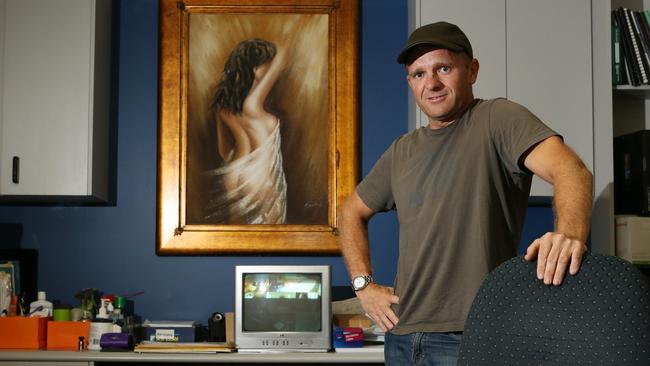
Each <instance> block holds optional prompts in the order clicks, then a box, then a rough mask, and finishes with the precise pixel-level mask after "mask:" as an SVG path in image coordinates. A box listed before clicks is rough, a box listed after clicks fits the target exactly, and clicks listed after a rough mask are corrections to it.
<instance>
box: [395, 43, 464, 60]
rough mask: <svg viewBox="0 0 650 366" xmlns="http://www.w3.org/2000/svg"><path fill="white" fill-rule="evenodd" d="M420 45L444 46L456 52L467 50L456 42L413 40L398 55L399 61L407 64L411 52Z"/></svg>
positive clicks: (438, 47) (439, 47) (437, 47)
mask: <svg viewBox="0 0 650 366" xmlns="http://www.w3.org/2000/svg"><path fill="white" fill-rule="evenodd" d="M419 46H432V47H434V48H435V49H441V48H442V49H446V50H450V51H454V52H464V51H465V50H463V48H462V47H459V46H457V45H454V44H449V43H445V42H433V41H420V42H413V43H411V44H409V45H407V46H406V47H404V49H403V50H402V52H400V53H399V55H397V63H398V64H403V65H406V63H407V61H408V60H407V59H408V55H409V53H410V52H411V51H412V50H413V49H414V48H416V47H419Z"/></svg>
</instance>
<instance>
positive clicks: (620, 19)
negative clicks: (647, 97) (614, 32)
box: [613, 8, 641, 86]
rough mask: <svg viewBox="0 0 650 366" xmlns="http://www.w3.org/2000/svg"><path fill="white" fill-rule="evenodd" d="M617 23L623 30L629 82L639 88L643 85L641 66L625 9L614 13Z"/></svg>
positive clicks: (622, 36) (622, 35)
mask: <svg viewBox="0 0 650 366" xmlns="http://www.w3.org/2000/svg"><path fill="white" fill-rule="evenodd" d="M613 14H614V17H615V20H616V22H617V23H618V25H619V28H620V29H621V41H622V42H621V44H622V46H623V54H624V62H625V67H626V70H627V71H628V73H627V74H628V76H629V78H628V81H629V84H630V85H633V86H638V85H640V84H641V76H640V75H641V74H640V71H639V65H638V63H637V62H636V56H635V53H634V47H633V45H632V38H631V33H630V30H631V28H630V27H629V26H628V23H627V22H626V20H625V12H624V10H623V8H618V9H616V10H614V11H613Z"/></svg>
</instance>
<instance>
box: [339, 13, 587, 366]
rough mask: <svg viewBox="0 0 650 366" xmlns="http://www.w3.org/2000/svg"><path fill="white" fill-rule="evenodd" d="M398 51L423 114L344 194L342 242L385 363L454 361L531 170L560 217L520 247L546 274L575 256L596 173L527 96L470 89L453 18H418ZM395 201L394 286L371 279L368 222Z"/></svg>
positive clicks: (510, 235) (516, 234) (504, 247)
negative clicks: (522, 99)
mask: <svg viewBox="0 0 650 366" xmlns="http://www.w3.org/2000/svg"><path fill="white" fill-rule="evenodd" d="M397 62H398V63H400V64H404V65H405V66H406V72H407V75H406V79H407V82H408V84H409V86H410V88H411V91H412V93H413V96H414V98H415V100H416V102H417V104H418V106H419V107H420V109H421V110H422V111H423V112H424V113H425V114H426V115H427V117H428V120H429V124H428V126H427V127H421V128H419V129H416V130H415V131H412V132H409V133H407V134H405V135H403V136H401V137H399V138H397V139H396V140H395V141H394V142H393V143H392V144H391V146H390V147H389V148H388V149H387V150H386V151H385V152H384V154H383V155H382V156H381V158H380V159H379V160H378V161H377V163H376V164H375V166H374V167H373V168H372V170H371V171H370V173H369V174H368V175H367V176H366V177H365V178H364V179H363V180H362V182H361V183H360V184H359V185H358V186H357V188H356V190H355V192H353V193H352V195H351V196H350V197H349V198H348V199H347V200H346V202H345V204H344V207H343V210H342V215H341V221H340V228H341V248H342V251H343V256H344V259H345V262H346V265H347V267H348V271H349V273H350V276H351V277H352V279H353V280H352V286H353V288H354V289H355V291H356V295H357V297H358V298H359V299H360V301H361V304H362V306H363V308H364V310H365V311H366V312H367V314H368V315H369V316H370V317H372V319H373V320H374V321H376V323H377V324H378V325H379V326H380V327H381V328H382V329H383V330H384V331H386V332H387V333H386V344H385V358H386V363H387V364H388V365H409V364H426V365H455V364H456V361H457V357H458V349H459V345H460V341H461V339H462V331H463V327H464V323H465V318H466V317H467V314H468V312H469V308H470V306H471V304H472V301H473V299H474V296H475V294H476V292H477V290H478V288H479V286H480V284H481V282H482V280H483V279H484V278H485V276H486V275H487V274H488V273H489V272H490V271H491V270H492V269H494V268H495V267H496V266H498V265H499V264H500V263H502V262H503V261H505V260H507V259H509V258H511V257H513V256H515V255H516V249H517V246H518V243H519V240H520V238H521V230H522V225H523V220H524V216H525V213H526V209H527V206H528V195H529V193H530V185H531V180H532V175H533V174H536V175H538V176H539V177H541V178H542V179H544V180H545V181H547V182H549V183H550V184H552V185H553V191H554V207H555V213H556V224H555V229H554V231H553V232H550V233H546V234H544V235H542V236H541V237H539V238H538V239H536V240H535V241H534V242H533V243H532V244H531V245H530V246H529V247H528V250H527V253H526V256H525V258H526V260H529V261H530V260H534V259H535V258H537V277H538V278H539V279H540V280H541V281H543V282H544V283H545V284H547V285H551V284H552V285H560V284H561V282H562V280H563V278H564V275H565V274H566V272H567V270H568V271H569V273H571V274H575V273H577V271H578V269H579V267H580V262H581V259H582V255H583V254H584V252H585V250H586V246H585V242H586V240H587V236H588V233H589V221H590V217H591V205H592V175H591V173H590V172H589V171H588V169H587V168H586V167H585V166H584V164H583V163H582V161H581V160H580V158H579V157H578V156H577V155H576V154H575V153H574V152H573V151H572V150H571V149H570V148H569V147H568V146H567V145H565V144H564V142H563V140H562V138H561V137H560V136H559V135H558V134H557V133H556V132H555V131H553V130H551V129H550V128H549V127H547V126H546V125H545V124H544V123H543V122H542V121H540V120H539V119H538V118H537V117H535V116H534V115H533V114H532V113H531V112H530V111H528V110H527V109H526V108H524V107H523V106H521V105H519V104H516V103H514V102H511V101H508V100H506V99H492V100H482V99H475V98H474V95H473V92H472V85H473V84H474V82H475V81H476V78H477V75H478V70H479V63H478V60H476V59H475V58H474V56H473V52H472V46H471V44H470V42H469V40H468V39H467V37H466V36H465V34H464V33H463V32H462V31H461V30H460V29H459V28H458V27H457V26H455V25H453V24H450V23H446V22H438V23H433V24H429V25H426V26H423V27H421V28H418V29H416V30H415V31H414V32H413V33H412V34H411V35H410V37H409V39H408V42H407V44H406V46H405V47H404V49H403V50H402V52H401V53H400V54H399V56H398V58H397ZM391 209H395V210H396V211H397V216H398V220H399V224H400V234H399V259H398V265H397V274H396V278H395V282H394V288H391V287H385V286H382V285H379V284H377V283H375V282H374V281H373V279H372V267H371V264H370V256H369V246H368V225H367V224H368V220H369V219H370V218H371V217H372V216H373V215H374V214H375V213H376V212H381V211H387V210H391Z"/></svg>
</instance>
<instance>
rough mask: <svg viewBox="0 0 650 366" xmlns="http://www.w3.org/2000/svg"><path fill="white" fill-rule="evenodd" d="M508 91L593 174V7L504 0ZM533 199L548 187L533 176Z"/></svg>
mask: <svg viewBox="0 0 650 366" xmlns="http://www.w3.org/2000/svg"><path fill="white" fill-rule="evenodd" d="M506 14H507V17H506V20H507V29H508V32H507V43H506V44H507V46H506V49H507V60H508V71H507V90H508V98H509V99H511V100H513V101H515V102H518V103H520V104H522V105H524V106H526V107H527V108H528V109H530V110H531V111H532V112H533V113H534V114H536V115H537V116H538V117H539V118H540V119H541V120H542V121H544V122H545V123H546V124H548V125H549V126H550V127H551V128H553V129H554V130H556V131H557V132H558V133H560V134H561V135H562V136H563V137H564V141H565V142H566V143H567V144H569V145H570V146H571V147H572V148H573V149H574V150H575V151H576V152H577V153H578V155H580V157H581V158H582V159H583V160H584V162H585V164H586V165H587V166H588V167H589V169H590V170H592V171H593V110H592V55H591V3H590V2H589V1H586V0H580V1H565V0H545V1H539V0H516V1H507V10H506ZM531 195H533V196H551V195H552V187H551V186H550V185H549V184H547V183H545V182H543V181H542V180H541V179H539V178H537V177H535V180H534V181H533V188H532V189H531Z"/></svg>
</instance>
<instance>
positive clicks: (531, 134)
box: [490, 99, 562, 174]
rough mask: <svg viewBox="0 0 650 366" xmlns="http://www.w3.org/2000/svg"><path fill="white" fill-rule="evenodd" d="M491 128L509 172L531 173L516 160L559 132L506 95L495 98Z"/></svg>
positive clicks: (491, 110)
mask: <svg viewBox="0 0 650 366" xmlns="http://www.w3.org/2000/svg"><path fill="white" fill-rule="evenodd" d="M490 131H491V137H492V140H493V142H494V145H495V146H496V148H497V150H498V153H499V156H500V157H501V159H502V161H503V162H504V164H505V165H506V167H507V168H508V170H509V171H510V172H512V173H527V174H531V173H530V172H529V171H528V170H527V169H525V167H523V165H522V166H520V164H519V162H520V159H521V157H522V155H523V154H524V153H525V152H526V151H528V150H529V149H530V148H531V147H533V146H535V145H536V144H538V143H540V142H542V141H544V140H545V139H547V138H549V137H551V136H560V135H559V134H558V133H557V132H555V131H553V130H552V129H551V128H550V127H548V126H547V125H546V124H544V122H542V121H541V120H540V119H539V118H537V116H535V115H534V114H533V113H532V112H530V111H529V110H528V109H527V108H525V107H523V106H522V105H520V104H517V103H514V102H511V101H508V100H506V99H496V100H495V101H494V103H493V105H492V108H491V109H490ZM560 137H562V136H560Z"/></svg>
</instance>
